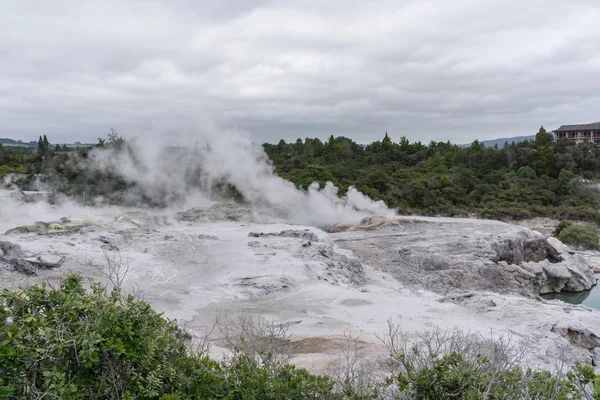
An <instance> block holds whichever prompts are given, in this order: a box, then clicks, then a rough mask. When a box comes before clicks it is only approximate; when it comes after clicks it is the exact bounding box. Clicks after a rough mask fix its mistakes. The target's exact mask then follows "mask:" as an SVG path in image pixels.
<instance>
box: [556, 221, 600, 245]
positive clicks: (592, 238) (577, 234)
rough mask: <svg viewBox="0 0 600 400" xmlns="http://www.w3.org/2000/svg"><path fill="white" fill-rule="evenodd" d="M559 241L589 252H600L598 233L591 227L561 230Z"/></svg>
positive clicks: (576, 226)
mask: <svg viewBox="0 0 600 400" xmlns="http://www.w3.org/2000/svg"><path fill="white" fill-rule="evenodd" d="M558 239H559V240H560V241H561V242H563V243H565V244H568V245H572V246H581V247H583V248H585V249H589V250H600V243H599V240H600V238H599V237H598V232H597V231H596V230H595V229H594V228H592V227H589V226H583V225H571V226H567V227H565V228H564V229H562V230H561V232H560V233H559V235H558Z"/></svg>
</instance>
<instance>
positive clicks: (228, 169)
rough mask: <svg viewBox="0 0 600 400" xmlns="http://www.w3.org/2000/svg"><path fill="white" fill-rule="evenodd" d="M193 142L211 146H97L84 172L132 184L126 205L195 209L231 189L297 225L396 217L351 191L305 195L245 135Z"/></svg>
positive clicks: (328, 189)
mask: <svg viewBox="0 0 600 400" xmlns="http://www.w3.org/2000/svg"><path fill="white" fill-rule="evenodd" d="M197 139H198V142H199V143H209V145H208V146H206V147H201V148H200V147H197V146H196V147H195V148H189V146H188V147H168V146H164V145H161V144H159V143H156V141H154V140H142V139H140V138H137V139H133V140H130V141H128V142H127V145H126V146H124V147H121V148H114V147H109V148H97V149H94V150H93V151H92V152H91V153H90V156H89V159H88V160H87V161H86V168H88V169H96V170H98V171H101V172H103V173H111V174H118V175H119V176H121V177H122V178H123V179H124V180H125V181H127V182H128V183H131V184H134V189H130V190H129V192H128V200H129V201H131V200H135V198H136V197H139V198H140V199H142V198H143V199H147V200H148V199H149V200H150V201H151V202H153V203H155V204H163V205H168V206H175V205H178V206H184V205H186V206H195V205H196V204H194V203H195V202H198V201H205V200H206V199H207V198H212V199H214V198H215V197H218V196H219V193H220V192H219V190H217V189H218V188H220V189H222V188H223V187H224V186H228V185H232V186H233V187H235V189H237V190H238V191H239V192H240V193H241V194H242V195H243V197H244V201H246V202H247V203H249V205H250V206H251V207H252V208H253V209H255V210H259V211H262V212H267V213H268V215H271V216H277V217H283V218H286V219H288V220H291V221H292V222H294V223H297V224H303V225H311V226H325V225H330V224H336V223H352V224H355V223H358V222H359V221H360V220H361V219H362V218H363V217H365V216H367V215H385V216H389V215H392V214H394V212H393V211H392V210H390V209H388V207H387V206H386V205H385V204H384V203H383V202H382V201H373V200H371V199H370V198H368V197H367V196H365V195H363V194H362V193H361V192H359V191H358V190H356V189H355V188H352V187H351V188H350V189H349V190H348V192H347V193H346V194H345V195H344V196H342V197H341V198H340V197H338V189H337V188H336V187H335V186H334V185H333V184H332V183H331V182H328V183H327V184H326V185H325V187H324V188H323V189H319V186H318V184H316V183H315V184H313V185H311V186H310V187H309V188H308V191H303V190H299V189H297V188H296V186H295V185H294V184H293V183H291V182H289V181H286V180H284V179H282V178H280V177H278V176H277V175H275V174H274V172H273V167H272V165H271V163H270V160H269V159H268V157H267V155H266V154H265V152H264V150H263V148H262V146H259V145H256V144H254V143H252V141H251V140H250V139H249V138H248V137H247V136H245V135H243V134H239V133H234V132H228V133H227V134H223V135H211V137H198V138H197Z"/></svg>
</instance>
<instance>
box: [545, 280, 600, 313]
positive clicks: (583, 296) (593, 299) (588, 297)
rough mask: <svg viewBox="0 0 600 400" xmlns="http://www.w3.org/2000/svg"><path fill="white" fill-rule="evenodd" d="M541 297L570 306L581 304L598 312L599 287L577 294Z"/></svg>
mask: <svg viewBox="0 0 600 400" xmlns="http://www.w3.org/2000/svg"><path fill="white" fill-rule="evenodd" d="M542 297H543V298H544V299H546V300H555V299H556V300H561V301H564V302H565V303H570V304H583V305H584V306H588V307H591V308H596V309H598V310H600V285H596V286H595V287H594V288H592V290H586V291H585V292H577V293H567V292H563V293H549V294H544V295H542Z"/></svg>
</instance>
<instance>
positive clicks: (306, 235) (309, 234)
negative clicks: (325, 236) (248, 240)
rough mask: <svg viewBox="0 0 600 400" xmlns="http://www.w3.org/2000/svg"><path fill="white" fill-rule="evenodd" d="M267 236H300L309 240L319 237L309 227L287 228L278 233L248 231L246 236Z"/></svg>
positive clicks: (313, 240) (315, 239) (314, 240)
mask: <svg viewBox="0 0 600 400" xmlns="http://www.w3.org/2000/svg"><path fill="white" fill-rule="evenodd" d="M269 236H277V237H292V238H300V239H304V240H308V241H310V242H318V241H319V237H318V236H317V235H315V234H314V233H313V232H311V231H310V230H309V229H305V230H303V231H299V230H293V229H288V230H285V231H281V232H278V233H263V232H250V233H249V234H248V237H253V238H260V237H269Z"/></svg>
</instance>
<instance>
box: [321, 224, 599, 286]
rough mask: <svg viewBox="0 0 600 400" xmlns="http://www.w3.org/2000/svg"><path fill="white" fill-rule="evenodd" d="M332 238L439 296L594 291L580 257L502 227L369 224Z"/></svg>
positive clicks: (536, 236) (537, 237)
mask: <svg viewBox="0 0 600 400" xmlns="http://www.w3.org/2000/svg"><path fill="white" fill-rule="evenodd" d="M332 230H334V231H335V230H337V229H332ZM332 237H333V238H334V240H335V242H336V243H337V244H338V245H339V246H340V247H343V248H347V249H349V250H352V251H353V252H354V253H355V255H356V256H357V257H358V258H360V259H361V260H362V261H363V262H364V263H365V264H371V265H372V266H374V267H375V268H378V269H380V270H382V271H385V272H390V273H392V274H394V275H395V277H396V278H397V279H398V280H399V281H401V282H403V283H407V284H414V285H416V286H419V287H425V288H427V289H430V290H433V291H435V292H438V293H443V294H447V293H449V292H451V291H453V290H456V289H462V290H466V291H473V290H487V291H494V292H498V293H506V292H514V293H519V294H523V295H528V296H531V295H539V294H541V293H552V292H560V291H563V290H565V291H582V290H587V289H590V288H591V287H593V286H594V285H595V284H596V278H595V276H594V269H593V267H592V265H591V263H590V262H589V261H588V260H587V259H586V258H585V257H583V256H582V255H580V254H577V253H574V252H572V251H570V250H569V248H568V247H567V246H565V245H564V244H562V243H561V242H559V241H558V240H556V239H554V238H549V239H546V238H544V236H543V235H542V234H540V233H538V232H536V231H532V230H530V229H527V228H524V227H520V226H515V225H510V224H506V223H503V222H499V221H488V220H475V219H453V218H426V217H398V218H383V217H372V218H365V219H364V220H363V221H362V222H361V224H360V225H358V226H355V227H353V228H351V229H347V230H346V231H344V232H338V233H333V234H332Z"/></svg>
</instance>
